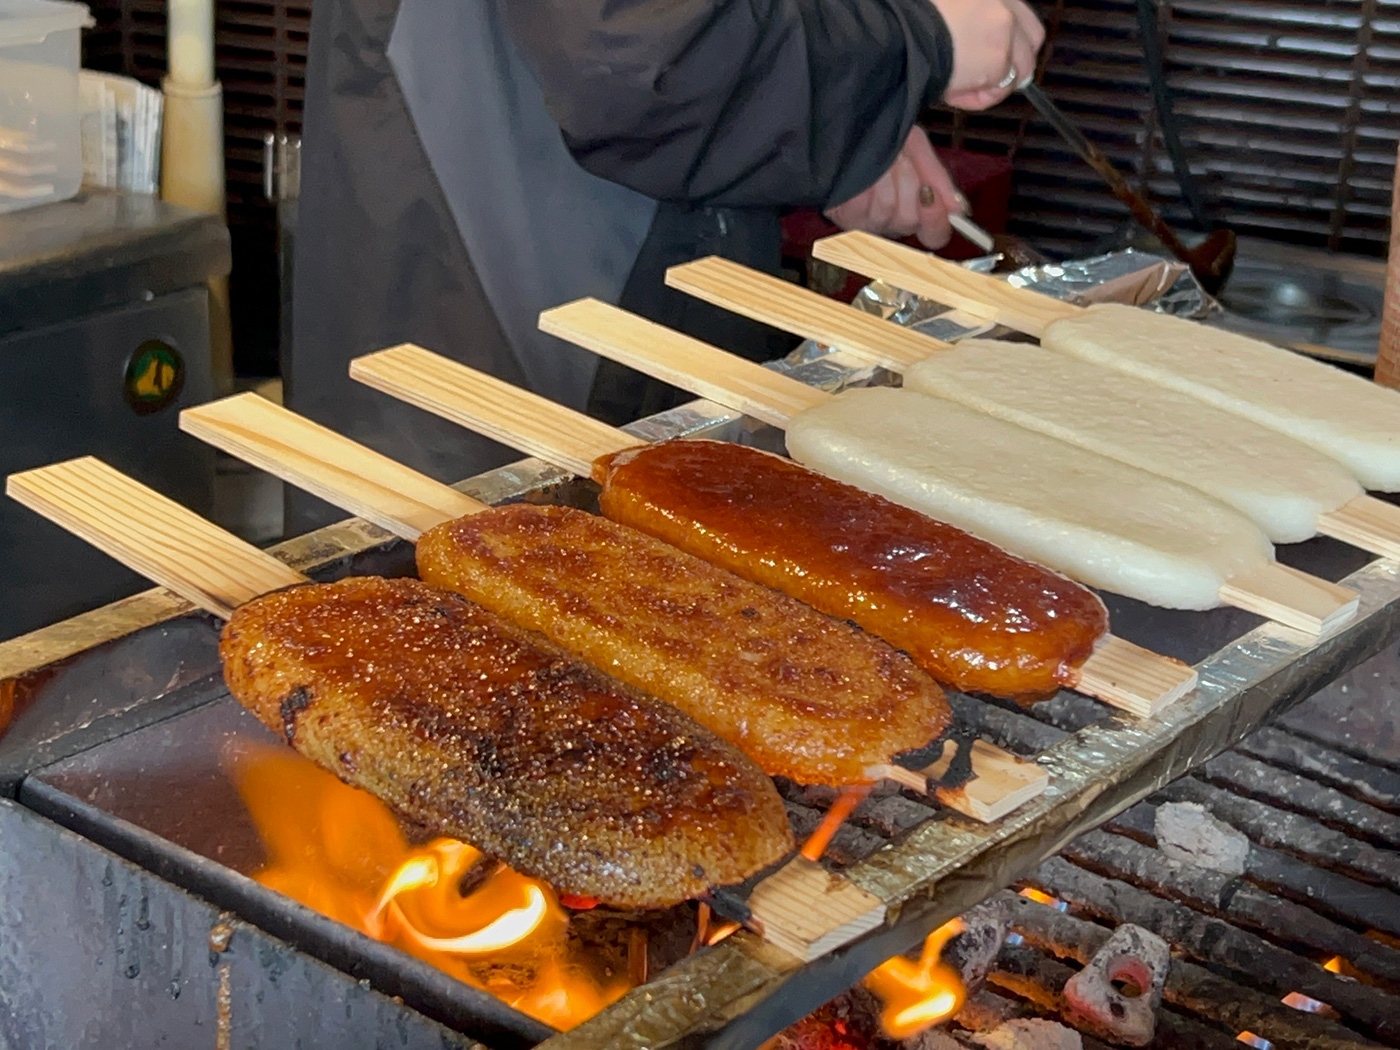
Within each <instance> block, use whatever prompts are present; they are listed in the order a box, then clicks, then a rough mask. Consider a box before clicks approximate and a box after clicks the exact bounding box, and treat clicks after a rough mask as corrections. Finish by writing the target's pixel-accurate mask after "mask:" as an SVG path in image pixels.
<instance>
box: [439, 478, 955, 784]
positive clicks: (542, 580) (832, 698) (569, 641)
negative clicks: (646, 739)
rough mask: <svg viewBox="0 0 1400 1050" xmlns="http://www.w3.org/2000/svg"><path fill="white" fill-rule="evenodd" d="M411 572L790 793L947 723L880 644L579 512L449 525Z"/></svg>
mask: <svg viewBox="0 0 1400 1050" xmlns="http://www.w3.org/2000/svg"><path fill="white" fill-rule="evenodd" d="M418 571H419V574H420V575H421V576H422V577H423V579H425V580H427V581H429V582H431V583H435V584H438V585H440V586H443V587H449V588H451V589H452V590H455V591H459V592H461V593H462V594H465V595H467V596H468V597H469V598H472V599H473V600H475V601H479V602H482V603H483V604H486V605H489V607H490V608H491V609H493V610H494V611H496V612H499V613H501V614H502V615H505V616H507V617H509V618H510V619H511V620H513V621H515V622H516V623H519V624H522V625H524V626H527V627H530V628H533V629H536V630H540V631H543V632H545V633H546V634H548V635H549V636H550V638H551V639H552V640H554V641H555V642H557V643H559V644H561V645H563V646H564V647H565V648H567V649H569V650H570V651H571V652H575V653H578V654H579V655H581V656H583V657H584V658H585V659H587V660H589V661H590V662H591V663H593V664H595V665H596V666H599V667H602V668H605V669H607V670H608V671H609V672H610V673H612V674H614V675H616V676H617V677H619V678H621V679H622V680H624V681H627V682H631V683H633V684H636V685H643V684H645V685H646V686H647V687H648V688H649V689H650V690H651V691H652V692H654V693H656V694H657V695H660V696H664V697H665V698H667V699H668V700H670V701H671V702H672V703H675V704H676V705H677V706H679V707H680V708H681V709H682V710H684V711H686V712H688V713H689V714H691V715H692V717H694V718H696V719H697V720H698V721H700V722H701V723H703V724H704V725H706V726H708V727H709V728H710V729H712V730H714V731H715V732H716V733H719V734H720V735H721V736H723V737H724V738H725V739H727V740H731V741H733V742H734V743H735V744H737V745H738V746H739V747H740V748H742V749H743V750H744V752H745V753H746V754H747V755H749V756H750V757H751V758H752V759H753V760H754V761H755V762H757V763H758V764H759V765H760V766H761V767H762V768H763V769H764V770H765V771H766V772H768V773H769V774H771V775H774V776H785V777H788V778H790V779H792V780H796V781H798V782H799V783H804V784H833V785H836V784H854V783H862V782H866V781H869V780H871V779H872V775H873V774H872V770H875V769H877V768H878V767H879V766H882V765H887V764H889V763H890V762H892V761H893V759H894V757H895V756H896V755H898V754H900V753H901V752H903V751H909V750H912V749H915V748H921V747H924V746H925V745H927V744H929V743H930V742H931V741H933V740H935V739H937V738H938V737H939V736H940V735H942V733H943V731H944V730H945V729H947V727H948V724H949V722H950V720H951V717H952V716H951V710H950V708H949V706H948V702H947V699H946V698H945V697H944V695H943V692H942V690H941V689H939V687H938V686H937V685H936V684H935V683H934V681H933V680H932V679H931V678H930V677H929V676H928V675H927V674H926V673H924V672H923V671H921V670H920V669H919V668H918V667H916V666H915V665H914V663H913V661H911V660H910V659H909V657H908V656H907V655H905V654H904V653H901V652H898V651H896V650H895V649H894V648H893V647H891V646H890V645H889V644H887V643H886V642H883V641H881V640H880V639H878V638H873V637H871V636H870V635H868V634H865V633H864V632H863V631H861V630H860V629H859V628H856V627H853V626H851V625H850V624H848V623H844V622H841V621H838V620H834V619H832V618H831V617H829V616H824V615H822V614H821V613H818V612H817V611H815V610H814V609H811V608H809V607H808V606H806V605H804V604H802V603H801V602H799V601H797V600H795V599H793V598H791V597H788V596H787V595H784V594H779V593H777V592H776V591H772V590H769V589H768V588H766V587H761V586H758V585H756V584H754V583H751V582H750V581H748V580H744V579H741V578H740V577H738V576H736V575H734V574H732V573H729V572H725V571H724V570H722V569H720V568H717V567H716V566H715V565H712V564H710V563H709V562H707V561H704V560H702V559H701V558H698V557H695V556H693V555H690V554H686V553H684V552H682V551H679V550H676V549H675V548H674V547H672V546H670V545H668V544H666V543H663V542H661V541H660V540H657V539H654V538H653V537H651V536H647V535H645V534H643V533H641V532H638V531H637V530H635V529H630V528H627V527H626V526H623V525H619V524H617V523H616V522H613V521H608V520H607V519H606V518H600V517H598V516H597V515H594V514H588V513H585V512H584V511H580V510H574V509H572V508H568V507H535V506H527V505H524V504H514V505H510V506H506V507H499V508H493V509H492V510H491V511H488V512H484V513H482V514H474V515H470V516H468V517H463V518H459V519H457V520H455V521H452V522H448V523H446V524H443V525H440V526H438V527H437V528H434V529H431V530H429V531H428V532H426V533H424V534H423V536H422V538H421V539H420V540H419V541H418Z"/></svg>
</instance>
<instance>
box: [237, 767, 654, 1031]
mask: <svg viewBox="0 0 1400 1050" xmlns="http://www.w3.org/2000/svg"><path fill="white" fill-rule="evenodd" d="M234 773H235V778H236V781H237V783H238V789H239V792H240V794H241V795H242V796H243V800H244V803H245V804H246V805H247V807H248V812H249V814H250V815H251V816H252V818H253V821H254V823H255V824H256V825H257V828H258V832H259V834H260V835H261V836H262V840H263V844H264V846H265V847H266V850H267V855H268V863H267V865H266V866H265V867H264V868H263V869H262V870H261V871H259V872H257V873H256V874H254V876H253V877H254V878H255V879H256V880H257V881H258V882H260V883H262V884H263V885H264V886H268V887H270V888H271V889H274V890H277V891H279V892H281V893H284V894H286V895H287V896H289V897H291V898H293V899H295V900H297V901H300V902H301V903H302V904H305V905H306V906H307V907H309V908H313V909H315V910H316V911H318V912H320V913H321V914H323V915H327V916H330V917H331V918H333V919H336V920H338V921H340V922H343V923H345V924H346V925H348V926H352V927H354V928H355V929H358V930H360V931H361V932H363V933H365V934H367V935H368V936H370V937H373V938H374V939H375V940H377V941H383V942H384V943H386V944H391V945H393V946H395V947H396V948H399V949H401V950H402V951H405V952H407V953H408V954H410V955H413V956H415V957H417V958H419V959H422V960H423V961H424V962H427V963H430V964H431V965H433V966H436V967H437V968H438V969H440V970H443V971H445V972H446V973H449V974H451V975H452V976H454V977H456V978H458V979H459V980H462V981H464V982H466V983H468V984H472V985H475V986H476V987H478V988H483V989H485V990H486V991H488V992H490V993H491V994H493V995H495V996H496V997H497V998H499V999H502V1000H504V1001H505V1002H506V1003H508V1004H510V1005H511V1006H513V1007H515V1008H516V1009H517V1010H520V1011H521V1012H522V1013H525V1014H529V1015H530V1016H531V1017H534V1018H536V1019H538V1020H540V1021H544V1022H545V1023H547V1024H551V1025H554V1026H555V1027H556V1028H559V1029H565V1030H566V1029H569V1028H572V1027H574V1026H575V1025H577V1024H580V1023H581V1022H583V1021H585V1020H587V1019H588V1018H589V1017H592V1016H593V1015H594V1014H595V1013H597V1012H598V1011H599V1010H601V1009H603V1007H605V1006H607V1005H609V1004H610V1003H612V1002H614V1001H616V1000H617V999H618V998H620V997H621V996H622V995H623V994H624V993H625V992H626V991H627V990H628V988H629V987H630V982H629V981H628V980H627V979H626V978H625V976H624V975H618V976H616V977H611V978H603V977H601V976H597V975H595V974H597V973H598V972H600V971H601V969H602V967H601V966H599V965H597V964H596V961H594V960H590V959H587V958H584V957H582V955H581V953H580V952H579V950H578V949H577V947H576V946H575V945H573V944H571V943H570V941H569V938H568V926H569V916H568V913H567V912H566V911H565V910H564V909H563V908H562V907H561V906H560V903H559V900H558V898H557V897H556V895H555V893H554V891H553V890H552V889H551V888H550V887H549V886H547V885H545V884H544V883H542V882H538V881H536V880H534V879H530V878H527V877H525V876H524V875H521V874H519V873H518V872H515V871H511V870H510V869H509V868H506V867H504V866H502V865H494V866H493V867H492V868H491V870H489V872H486V873H484V877H483V872H482V871H480V870H478V869H479V866H481V865H486V864H490V863H491V862H490V861H489V860H488V859H487V858H486V857H484V856H483V855H482V854H481V852H480V851H479V850H477V849H475V848H474V847H472V846H469V845H467V844H466V843H464V842H459V841H457V840H456V839H449V838H439V839H434V840H433V841H432V842H429V843H427V844H426V845H424V846H420V847H413V846H410V845H409V843H408V841H407V840H406V839H405V838H404V834H403V832H402V830H400V827H399V823H398V821H397V820H395V819H394V816H393V814H392V813H391V812H390V811H389V809H388V807H386V806H385V805H384V804H383V803H381V802H379V801H378V800H377V799H375V798H373V797H372V796H371V795H368V794H366V793H365V792H363V791H360V790H359V789H357V788H352V787H349V786H348V785H346V784H342V783H341V782H340V781H339V780H337V779H336V778H335V777H334V776H332V775H331V774H329V773H327V772H324V771H323V770H321V769H318V768H317V767H316V766H314V765H312V764H311V763H310V762H308V761H307V760H305V759H303V758H301V757H300V756H298V755H295V754H291V753H289V752H285V751H282V750H280V749H270V748H269V749H259V750H257V751H250V752H248V753H246V754H243V755H240V756H238V759H237V762H236V766H235V770H234ZM464 880H470V882H464ZM471 883H475V884H474V885H472V884H471ZM464 886H465V887H466V889H467V892H466V893H465V895H464V894H463V892H462V890H463V888H464Z"/></svg>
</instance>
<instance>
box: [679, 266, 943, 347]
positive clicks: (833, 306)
mask: <svg viewBox="0 0 1400 1050" xmlns="http://www.w3.org/2000/svg"><path fill="white" fill-rule="evenodd" d="M666 283H667V284H668V285H670V286H671V287H672V288H678V289H680V290H681V291H683V292H686V293H687V294H689V295H693V296H695V297H696V298H697V299H703V300H705V301H706V302H707V303H713V304H714V305H715V306H720V307H723V308H724V309H726V310H732V311H733V312H734V313H738V314H743V315H744V316H745V317H751V318H753V319H754V320H755V321H762V322H763V323H764V324H768V325H772V326H773V327H774V328H780V329H782V330H783V331H786V332H793V333H795V334H797V335H800V336H802V337H803V338H805V339H813V340H815V341H816V342H818V343H821V344H822V345H823V346H831V347H835V348H836V349H838V350H860V351H863V352H864V355H865V356H867V357H869V358H870V359H871V360H874V361H877V362H878V363H880V364H881V365H885V366H886V367H895V368H903V367H908V365H909V364H910V363H912V362H914V361H922V360H923V359H924V358H926V357H928V355H929V354H931V353H933V352H934V351H935V350H942V349H946V348H947V346H948V344H947V343H945V342H943V341H942V340H940V339H934V338H933V337H932V336H928V335H924V334H922V333H921V332H916V331H914V330H913V329H912V328H903V327H901V326H899V325H897V324H891V323H890V322H889V321H884V320H881V319H880V318H878V317H876V316H874V315H873V314H866V313H861V312H860V311H859V310H852V309H851V308H850V307H849V306H846V305H845V304H844V303H839V302H837V301H836V300H835V299H828V298H827V297H826V296H824V295H818V294H817V293H816V292H812V291H808V290H807V289H806V288H799V287H798V286H797V285H795V284H793V283H792V282H791V281H784V280H783V279H782V278H779V277H772V276H770V275H768V274H766V273H761V272H759V271H758V270H751V269H749V268H748V267H747V266H741V265H740V264H739V263H736V262H730V261H729V260H728V259H721V258H719V257H717V256H711V257H710V258H708V259H699V260H697V261H695V262H691V263H684V264H682V265H680V266H673V267H671V268H670V269H669V270H667V271H666ZM887 362H888V364H887Z"/></svg>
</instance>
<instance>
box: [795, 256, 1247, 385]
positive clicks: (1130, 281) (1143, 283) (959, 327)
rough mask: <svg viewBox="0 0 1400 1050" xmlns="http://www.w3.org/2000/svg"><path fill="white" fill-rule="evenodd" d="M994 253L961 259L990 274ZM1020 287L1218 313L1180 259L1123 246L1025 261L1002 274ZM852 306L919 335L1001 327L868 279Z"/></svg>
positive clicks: (1203, 314)
mask: <svg viewBox="0 0 1400 1050" xmlns="http://www.w3.org/2000/svg"><path fill="white" fill-rule="evenodd" d="M1000 258H1001V256H999V255H987V256H983V257H981V258H978V259H972V260H970V261H968V262H967V263H965V264H964V265H965V266H967V268H968V269H970V270H977V271H980V272H983V273H990V272H991V271H992V269H993V267H994V266H995V265H996V263H997V262H998V260H999V259H1000ZM1006 280H1007V282H1008V283H1010V284H1014V285H1016V286H1017V287H1020V288H1030V289H1033V290H1035V291H1037V292H1040V293H1042V294H1044V295H1048V296H1051V297H1052V298H1055V299H1064V300H1066V301H1068V302H1075V303H1083V304H1086V305H1087V304H1089V303H1101V302H1116V303H1131V304H1133V305H1135V306H1143V307H1146V308H1147V309H1149V310H1155V311H1157V312H1158V313H1165V314H1172V315H1173V316H1176V317H1189V318H1193V319H1195V320H1205V319H1207V318H1210V317H1213V316H1215V315H1216V314H1218V313H1220V312H1221V307H1220V304H1219V303H1217V302H1216V301H1215V300H1214V299H1212V298H1211V297H1210V296H1209V295H1208V294H1206V290H1205V289H1204V288H1202V287H1201V285H1200V282H1198V281H1197V280H1196V278H1195V277H1194V276H1193V275H1192V273H1191V271H1190V270H1189V269H1188V268H1187V267H1186V266H1185V265H1184V264H1182V263H1179V262H1174V261H1172V260H1169V259H1166V258H1163V257H1161V256H1158V255H1152V254H1150V253H1148V252H1142V251H1138V250H1136V249H1134V248H1128V249H1125V250H1123V251H1118V252H1110V253H1109V254H1108V255H1098V256H1094V257H1093V258H1091V259H1075V260H1072V261H1069V262H1062V263H1047V264H1045V265H1043V266H1027V267H1025V268H1023V269H1020V270H1015V271H1013V272H1011V273H1009V274H1007V275H1006ZM852 305H854V306H855V307H856V309H858V310H863V311H865V312H866V313H871V314H875V315H876V316H878V317H883V318H886V319H887V320H891V321H894V322H895V323H896V324H901V325H905V326H906V327H910V328H914V329H917V330H918V331H920V332H923V333H924V334H925V335H930V336H934V337H935V338H938V339H942V340H945V341H946V342H954V341H956V340H958V339H964V338H968V337H970V336H985V335H992V336H1003V335H1009V334H1013V333H1009V332H1008V331H1007V330H1006V329H1002V328H999V327H998V326H996V325H993V324H987V323H985V322H983V321H980V320H979V319H978V318H976V317H973V316H970V315H968V314H966V313H963V312H961V311H958V310H954V309H952V308H951V307H948V306H944V305H943V304H942V303H938V302H935V301H933V300H932V299H921V298H920V297H918V296H917V295H912V294H910V293H909V292H905V291H901V290H900V289H898V288H895V287H893V286H891V285H888V284H885V283H884V282H882V281H873V282H871V283H870V284H868V285H866V286H865V287H864V288H863V289H861V291H860V292H859V294H857V296H856V298H855V301H854V303H853V304H852ZM821 352H822V348H820V347H818V346H817V345H816V344H813V343H810V342H809V343H805V344H803V345H802V346H801V347H799V348H798V349H797V350H796V351H795V355H796V359H798V360H803V359H807V358H810V357H811V356H814V355H816V354H819V353H821Z"/></svg>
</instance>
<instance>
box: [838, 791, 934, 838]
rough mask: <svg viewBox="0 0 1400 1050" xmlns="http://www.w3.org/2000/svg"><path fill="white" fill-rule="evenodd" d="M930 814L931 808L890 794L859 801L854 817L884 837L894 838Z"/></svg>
mask: <svg viewBox="0 0 1400 1050" xmlns="http://www.w3.org/2000/svg"><path fill="white" fill-rule="evenodd" d="M932 816H933V810H932V809H930V808H929V807H928V806H925V805H923V804H922V803H919V802H915V801H914V800H913V799H909V798H904V797H902V796H900V795H891V796H889V797H888V798H877V799H873V800H868V801H866V802H863V803H861V805H860V806H859V807H858V808H857V809H856V814H855V819H856V820H857V821H858V822H860V823H861V824H863V825H865V826H866V827H868V828H870V829H871V830H872V831H875V832H877V833H878V834H881V835H883V836H885V837H886V838H894V837H895V836H896V835H898V834H900V833H901V832H905V831H908V830H909V829H910V828H913V827H917V826H918V825H920V824H922V823H923V822H924V821H926V820H928V819H929V818H930V817H932Z"/></svg>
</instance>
